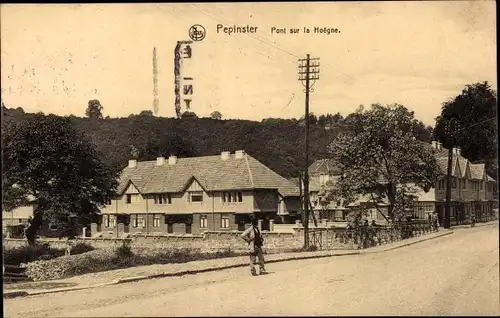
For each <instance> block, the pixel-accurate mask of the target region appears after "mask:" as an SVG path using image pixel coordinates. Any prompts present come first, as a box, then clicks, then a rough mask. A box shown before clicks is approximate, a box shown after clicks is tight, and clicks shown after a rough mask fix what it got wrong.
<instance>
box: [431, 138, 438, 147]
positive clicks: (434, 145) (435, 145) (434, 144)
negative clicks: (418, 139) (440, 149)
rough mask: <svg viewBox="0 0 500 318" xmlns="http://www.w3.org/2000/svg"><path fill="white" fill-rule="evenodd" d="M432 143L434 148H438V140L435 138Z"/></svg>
mask: <svg viewBox="0 0 500 318" xmlns="http://www.w3.org/2000/svg"><path fill="white" fill-rule="evenodd" d="M431 144H432V149H437V141H435V140H433V141H432V143H431Z"/></svg>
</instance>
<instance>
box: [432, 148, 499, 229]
mask: <svg viewBox="0 0 500 318" xmlns="http://www.w3.org/2000/svg"><path fill="white" fill-rule="evenodd" d="M431 146H432V148H434V150H435V151H436V159H437V162H438V164H439V165H440V167H441V170H442V171H443V174H444V175H443V178H441V179H440V180H439V181H438V182H437V184H436V186H435V187H434V189H431V191H432V190H433V191H432V192H433V193H434V203H435V209H436V211H437V212H438V215H439V217H440V222H442V221H443V220H444V207H445V202H446V171H447V166H448V149H446V148H444V147H442V145H441V143H439V142H435V141H433V142H432V145H431ZM451 176H452V178H451V182H452V183H451V207H450V219H451V223H452V224H460V223H462V222H464V221H466V220H470V218H471V215H472V212H474V213H475V215H476V217H477V219H479V220H481V219H487V218H489V217H491V216H493V214H494V211H493V209H494V208H498V199H497V198H496V197H495V195H494V193H495V192H496V187H497V182H496V181H495V179H493V178H492V177H491V176H489V175H488V174H487V173H486V169H485V165H484V164H474V163H472V162H470V161H469V160H467V159H466V158H464V157H463V156H462V154H461V150H460V148H453V149H452V172H451Z"/></svg>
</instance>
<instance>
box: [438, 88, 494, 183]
mask: <svg viewBox="0 0 500 318" xmlns="http://www.w3.org/2000/svg"><path fill="white" fill-rule="evenodd" d="M497 134H498V130H497V92H496V91H494V90H493V89H492V88H491V86H490V85H489V84H488V82H483V83H474V84H471V85H466V86H465V88H464V89H463V90H462V92H461V93H460V94H459V95H457V96H456V97H454V98H453V99H450V100H449V101H447V102H445V103H443V106H442V109H441V114H440V115H439V116H438V117H437V118H436V127H435V128H434V135H435V137H436V138H437V139H438V140H440V141H441V142H443V143H444V144H445V145H448V144H449V143H450V142H452V143H453V146H455V147H456V146H458V147H460V148H462V153H463V155H464V156H465V157H466V158H468V159H469V160H471V161H474V162H476V161H478V162H485V163H486V164H487V168H488V169H489V172H490V174H492V175H496V174H497V173H496V172H497V169H498V163H497V154H498V146H497V144H498V140H497ZM448 146H449V145H448Z"/></svg>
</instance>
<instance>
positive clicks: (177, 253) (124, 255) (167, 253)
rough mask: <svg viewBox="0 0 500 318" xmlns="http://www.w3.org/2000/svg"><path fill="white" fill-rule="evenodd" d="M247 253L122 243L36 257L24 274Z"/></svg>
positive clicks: (44, 275)
mask: <svg viewBox="0 0 500 318" xmlns="http://www.w3.org/2000/svg"><path fill="white" fill-rule="evenodd" d="M239 255H246V253H235V252H233V251H231V250H230V249H226V250H219V251H215V252H201V251H200V250H193V249H188V248H185V249H157V248H141V249H136V250H134V251H133V250H132V248H131V247H130V245H128V244H124V245H121V246H119V247H116V248H112V249H98V250H93V251H90V252H87V253H83V254H79V255H69V256H63V257H59V258H56V259H51V260H47V261H44V260H39V261H35V262H31V263H28V264H26V271H25V273H26V275H27V276H28V277H29V278H31V279H33V280H34V281H40V280H52V279H61V278H67V277H71V276H75V275H82V274H87V273H95V272H102V271H109V270H114V269H119V268H127V267H132V266H138V265H152V264H171V263H185V262H190V261H195V260H206V259H214V258H223V257H231V256H239Z"/></svg>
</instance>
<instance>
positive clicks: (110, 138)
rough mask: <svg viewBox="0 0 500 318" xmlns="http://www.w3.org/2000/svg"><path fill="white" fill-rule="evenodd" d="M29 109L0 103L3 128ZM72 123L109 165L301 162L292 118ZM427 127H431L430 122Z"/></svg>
mask: <svg viewBox="0 0 500 318" xmlns="http://www.w3.org/2000/svg"><path fill="white" fill-rule="evenodd" d="M30 115H32V114H29V113H24V111H23V110H22V108H16V109H13V108H12V109H9V108H5V107H2V120H3V123H2V130H3V129H5V127H6V124H7V123H8V122H18V121H21V120H23V119H24V118H27V117H28V116H30ZM70 118H71V120H72V122H73V124H74V125H75V127H76V128H77V129H78V130H79V131H81V132H82V134H83V135H85V136H87V137H88V138H90V140H91V141H92V142H93V143H94V144H95V145H96V147H97V149H98V150H99V151H100V152H101V153H102V155H103V158H104V162H105V163H107V164H108V165H109V166H110V167H113V168H116V169H122V168H123V167H125V166H126V165H127V163H128V160H129V159H132V157H133V156H135V158H137V159H138V160H154V159H155V158H156V157H157V156H160V155H163V156H169V155H170V154H174V155H177V156H179V157H188V156H207V155H217V154H220V152H221V151H231V152H234V151H235V150H245V151H246V152H247V153H248V154H250V155H251V156H253V157H255V158H256V159H257V160H259V161H260V162H262V163H263V164H265V165H266V166H268V167H270V168H271V169H273V170H274V171H276V172H277V173H279V174H280V175H282V176H283V177H286V178H290V177H296V176H298V173H299V171H300V170H301V169H302V167H303V164H304V125H303V121H298V120H295V119H290V120H288V119H287V120H285V119H267V120H263V121H262V122H255V121H249V120H216V119H211V118H184V119H176V118H164V117H154V116H150V115H135V116H129V117H128V118H104V119H90V118H80V117H76V116H70ZM418 126H420V127H422V129H423V130H422V133H421V134H420V139H421V140H424V141H430V139H431V135H430V134H431V131H429V129H428V128H427V129H426V128H425V126H424V125H423V124H422V123H419V125H418ZM429 128H430V127H429ZM348 130H349V125H347V124H345V123H342V124H334V125H331V127H330V128H329V129H325V128H324V127H322V126H321V125H320V124H319V123H317V122H316V123H315V124H312V125H311V127H310V146H309V149H310V156H309V160H310V163H312V162H313V161H314V160H317V159H322V158H327V157H328V151H327V146H328V145H329V144H330V143H331V142H332V141H333V140H334V138H335V136H336V135H337V134H338V133H339V132H345V131H348Z"/></svg>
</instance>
